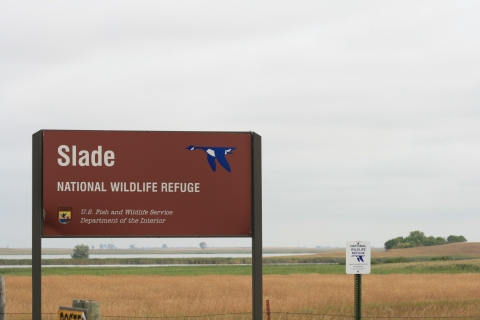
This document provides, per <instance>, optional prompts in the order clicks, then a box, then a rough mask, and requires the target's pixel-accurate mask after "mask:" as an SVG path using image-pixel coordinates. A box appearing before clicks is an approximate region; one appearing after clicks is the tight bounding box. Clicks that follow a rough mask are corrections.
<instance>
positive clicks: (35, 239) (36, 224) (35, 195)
mask: <svg viewBox="0 0 480 320" xmlns="http://www.w3.org/2000/svg"><path fill="white" fill-rule="evenodd" d="M42 148H43V131H42V130H41V131H38V132H36V133H35V134H33V136H32V319H33V320H41V319H42V226H43V205H42Z"/></svg>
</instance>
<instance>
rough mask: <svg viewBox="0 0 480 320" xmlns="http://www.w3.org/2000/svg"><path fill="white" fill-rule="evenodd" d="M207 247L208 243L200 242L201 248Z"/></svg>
mask: <svg viewBox="0 0 480 320" xmlns="http://www.w3.org/2000/svg"><path fill="white" fill-rule="evenodd" d="M206 247H207V243H206V242H200V248H202V250H203V249H205V248H206Z"/></svg>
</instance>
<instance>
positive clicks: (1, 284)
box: [0, 276, 7, 320]
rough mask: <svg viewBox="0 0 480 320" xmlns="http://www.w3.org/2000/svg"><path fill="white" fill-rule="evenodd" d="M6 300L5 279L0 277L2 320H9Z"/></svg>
mask: <svg viewBox="0 0 480 320" xmlns="http://www.w3.org/2000/svg"><path fill="white" fill-rule="evenodd" d="M6 301H7V299H6V298H5V278H4V277H3V276H0V320H6V319H7V306H6V303H7V302H6Z"/></svg>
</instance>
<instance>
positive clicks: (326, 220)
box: [0, 0, 480, 247]
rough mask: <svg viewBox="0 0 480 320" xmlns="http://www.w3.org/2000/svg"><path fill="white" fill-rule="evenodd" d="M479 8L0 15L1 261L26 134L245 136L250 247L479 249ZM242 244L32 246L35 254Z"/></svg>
mask: <svg viewBox="0 0 480 320" xmlns="http://www.w3.org/2000/svg"><path fill="white" fill-rule="evenodd" d="M479 12H480V2H478V1H437V0H436V1H368V2H367V1H361V2H360V1H318V0H317V1H220V0H219V1H198V0H194V1H178V0H176V1H169V2H166V1H76V2H73V1H68V2H67V1H7V0H3V1H1V2H0V108H1V114H0V182H1V183H0V192H1V193H0V247H6V246H10V247H30V246H31V140H32V134H33V133H35V132H37V131H38V130H41V129H85V130H93V129H96V130H97V129H98V130H141V131H144V130H151V131H255V132H256V133H258V134H259V135H261V136H262V144H263V150H262V151H263V195H264V197H263V232H264V238H263V242H264V246H309V247H312V246H319V245H321V246H345V242H346V241H354V240H364V241H371V242H372V244H373V245H374V246H376V247H380V246H383V243H384V242H385V241H386V240H388V239H391V238H393V237H397V236H407V235H408V233H409V232H410V231H413V230H421V231H423V232H425V234H426V235H427V236H430V235H433V236H435V237H437V236H443V237H447V236H448V235H451V234H454V235H464V236H465V237H466V238H467V239H468V240H469V241H476V242H478V241H480V233H479V226H480V19H479V18H478V13H479ZM200 241H206V242H207V244H208V245H211V246H223V245H225V246H249V245H250V243H251V242H250V239H206V240H205V239H198V238H193V239H192V238H189V239H113V240H111V239H66V240H52V239H44V240H43V241H42V245H43V246H44V247H73V246H74V245H75V244H78V243H86V244H90V245H92V244H93V245H98V244H100V243H114V244H116V245H117V246H118V247H127V246H128V245H129V244H132V243H135V244H136V245H137V246H161V245H162V244H163V243H166V244H168V245H169V246H196V245H198V243H199V242H200Z"/></svg>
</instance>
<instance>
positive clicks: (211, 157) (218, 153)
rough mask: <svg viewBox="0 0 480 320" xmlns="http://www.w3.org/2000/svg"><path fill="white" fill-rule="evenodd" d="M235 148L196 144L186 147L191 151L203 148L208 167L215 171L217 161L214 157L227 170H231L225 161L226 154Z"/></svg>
mask: <svg viewBox="0 0 480 320" xmlns="http://www.w3.org/2000/svg"><path fill="white" fill-rule="evenodd" d="M235 149H237V148H232V147H228V148H226V147H197V146H189V147H187V150H190V151H193V150H203V151H205V153H206V154H207V161H208V164H209V165H210V168H212V171H213V172H215V171H216V170H217V163H216V161H215V159H216V160H217V161H218V163H219V164H220V165H221V166H222V167H224V168H225V170H227V171H228V172H232V171H231V170H230V165H229V164H228V161H227V158H226V156H227V154H232V153H233V152H232V151H233V150H235Z"/></svg>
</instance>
